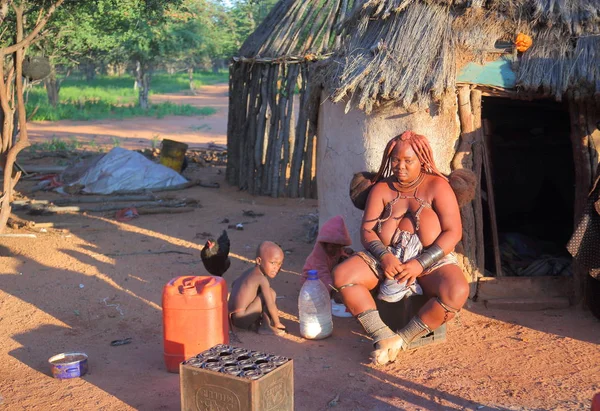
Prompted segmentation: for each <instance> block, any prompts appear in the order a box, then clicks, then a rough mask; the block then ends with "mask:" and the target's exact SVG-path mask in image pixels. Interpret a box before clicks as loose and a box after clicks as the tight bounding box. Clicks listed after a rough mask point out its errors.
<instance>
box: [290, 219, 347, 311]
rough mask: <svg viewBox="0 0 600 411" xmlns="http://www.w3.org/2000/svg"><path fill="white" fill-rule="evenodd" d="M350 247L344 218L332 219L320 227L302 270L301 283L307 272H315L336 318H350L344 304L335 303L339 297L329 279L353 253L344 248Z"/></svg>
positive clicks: (331, 280)
mask: <svg viewBox="0 0 600 411" xmlns="http://www.w3.org/2000/svg"><path fill="white" fill-rule="evenodd" d="M350 245H352V240H351V239H350V234H348V229H347V228H346V224H345V223H344V218H343V217H342V216H340V215H338V216H335V217H332V218H331V219H329V220H327V221H326V222H325V224H323V227H321V230H320V231H319V235H318V236H317V243H316V244H315V246H314V248H313V250H312V252H311V253H310V255H309V256H308V258H307V259H306V262H305V263H304V267H303V269H302V272H303V281H304V280H305V279H306V278H307V276H308V271H309V270H317V272H318V273H319V279H320V280H321V281H322V282H323V284H325V286H326V287H327V289H329V290H330V292H331V296H332V300H331V308H332V313H333V315H335V316H337V317H352V314H350V312H348V311H347V310H346V306H345V305H344V304H342V303H338V302H336V301H335V300H336V299H337V300H338V301H339V297H337V292H336V291H335V289H334V288H333V279H332V277H331V271H332V270H333V267H335V266H336V265H337V264H339V263H341V262H342V261H344V260H345V259H346V258H348V257H349V256H350V255H351V254H352V253H353V251H352V249H349V248H346V247H348V246H350Z"/></svg>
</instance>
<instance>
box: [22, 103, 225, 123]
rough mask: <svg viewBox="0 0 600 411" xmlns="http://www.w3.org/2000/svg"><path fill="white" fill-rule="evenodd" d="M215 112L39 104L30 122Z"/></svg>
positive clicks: (208, 109) (168, 107)
mask: <svg viewBox="0 0 600 411" xmlns="http://www.w3.org/2000/svg"><path fill="white" fill-rule="evenodd" d="M216 112H217V109H215V108H213V107H194V106H190V105H189V104H185V105H177V104H173V103H170V102H164V103H160V104H154V105H152V106H150V107H149V108H148V109H145V110H144V109H142V108H140V107H138V106H137V105H134V104H129V105H115V104H110V103H106V102H103V101H87V102H85V103H83V104H79V103H59V104H58V106H57V107H56V108H54V107H52V106H51V105H50V104H47V103H46V104H40V105H39V108H38V110H37V111H36V113H35V114H34V115H33V117H32V118H31V119H30V120H32V121H58V120H101V119H125V118H131V117H144V116H145V117H156V118H163V117H165V116H209V115H211V114H215V113H216Z"/></svg>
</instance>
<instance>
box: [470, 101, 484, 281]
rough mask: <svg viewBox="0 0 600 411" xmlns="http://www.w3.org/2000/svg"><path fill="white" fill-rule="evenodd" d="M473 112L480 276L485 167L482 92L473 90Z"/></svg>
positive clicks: (477, 244)
mask: <svg viewBox="0 0 600 411" xmlns="http://www.w3.org/2000/svg"><path fill="white" fill-rule="evenodd" d="M471 111H472V113H471V114H472V116H473V129H474V131H473V133H474V142H473V173H474V174H475V178H476V181H477V186H476V189H475V198H474V199H473V201H472V204H473V212H474V214H475V247H476V249H475V256H476V259H477V260H476V261H477V269H478V273H477V274H478V275H479V276H482V275H484V273H485V246H484V244H485V239H484V236H483V231H484V228H483V208H482V204H481V168H482V165H483V147H482V144H483V127H482V124H481V91H480V90H476V89H475V90H471Z"/></svg>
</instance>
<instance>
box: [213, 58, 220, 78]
mask: <svg viewBox="0 0 600 411" xmlns="http://www.w3.org/2000/svg"><path fill="white" fill-rule="evenodd" d="M219 70H221V59H212V71H213V73H214V74H219Z"/></svg>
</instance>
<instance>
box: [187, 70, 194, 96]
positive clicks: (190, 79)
mask: <svg viewBox="0 0 600 411" xmlns="http://www.w3.org/2000/svg"><path fill="white" fill-rule="evenodd" d="M188 80H189V82H190V91H194V67H193V66H190V67H188Z"/></svg>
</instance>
